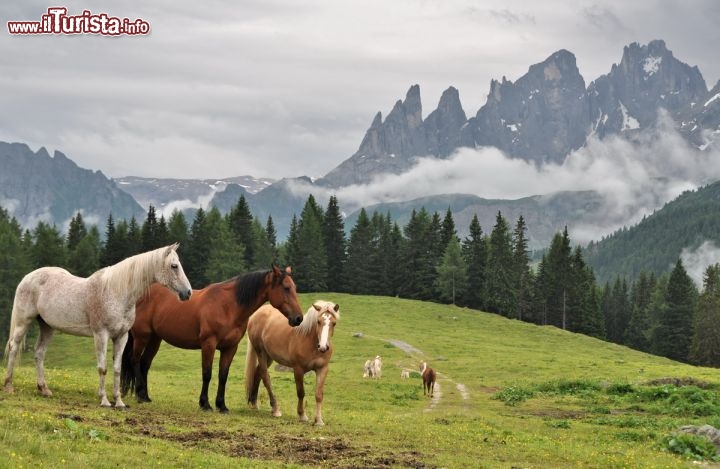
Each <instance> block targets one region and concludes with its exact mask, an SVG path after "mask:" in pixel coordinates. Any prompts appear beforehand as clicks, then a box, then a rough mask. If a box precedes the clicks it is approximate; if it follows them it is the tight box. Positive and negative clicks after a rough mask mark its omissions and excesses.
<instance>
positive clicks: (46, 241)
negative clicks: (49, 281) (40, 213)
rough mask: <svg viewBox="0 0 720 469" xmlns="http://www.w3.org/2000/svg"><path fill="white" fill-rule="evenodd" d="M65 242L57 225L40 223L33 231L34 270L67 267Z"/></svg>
mask: <svg viewBox="0 0 720 469" xmlns="http://www.w3.org/2000/svg"><path fill="white" fill-rule="evenodd" d="M67 257H68V253H67V249H66V248H65V240H64V239H63V237H62V235H61V234H60V231H58V229H57V228H56V227H55V225H53V226H50V225H48V224H47V223H45V222H42V221H41V222H39V223H38V224H37V226H36V227H35V230H34V231H33V246H32V251H31V258H32V262H33V266H34V268H36V269H37V268H39V267H45V266H57V267H66V266H67Z"/></svg>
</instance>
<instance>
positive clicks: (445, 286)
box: [436, 236, 467, 304]
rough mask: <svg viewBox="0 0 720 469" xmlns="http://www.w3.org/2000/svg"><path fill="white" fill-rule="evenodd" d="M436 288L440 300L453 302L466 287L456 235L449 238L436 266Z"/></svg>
mask: <svg viewBox="0 0 720 469" xmlns="http://www.w3.org/2000/svg"><path fill="white" fill-rule="evenodd" d="M436 288H437V290H438V294H439V297H440V299H441V300H444V301H447V302H450V303H451V304H455V302H456V298H461V297H462V295H463V294H464V293H465V290H466V288H467V266H466V265H465V261H464V260H463V257H462V248H461V247H460V240H459V239H458V237H457V236H455V237H453V238H452V239H450V242H449V243H448V245H447V248H446V249H445V253H444V255H443V259H442V262H441V263H440V265H439V266H438V276H437V280H436Z"/></svg>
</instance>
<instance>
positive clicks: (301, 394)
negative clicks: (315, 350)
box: [293, 367, 308, 422]
mask: <svg viewBox="0 0 720 469" xmlns="http://www.w3.org/2000/svg"><path fill="white" fill-rule="evenodd" d="M293 371H294V374H295V391H296V392H297V398H298V404H297V414H298V417H299V418H300V421H301V422H307V421H308V418H307V415H305V405H304V404H303V401H304V400H305V372H304V370H303V369H302V368H298V367H296V368H295V369H294V370H293Z"/></svg>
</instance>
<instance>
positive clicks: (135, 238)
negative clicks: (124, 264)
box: [125, 216, 143, 257]
mask: <svg viewBox="0 0 720 469" xmlns="http://www.w3.org/2000/svg"><path fill="white" fill-rule="evenodd" d="M141 231H142V230H141V228H140V227H139V226H138V222H137V220H135V216H133V217H131V218H130V223H129V224H128V230H127V251H126V255H125V257H130V256H134V255H135V254H140V253H141V252H143V251H142V249H143V241H142V233H141Z"/></svg>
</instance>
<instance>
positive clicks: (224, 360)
mask: <svg viewBox="0 0 720 469" xmlns="http://www.w3.org/2000/svg"><path fill="white" fill-rule="evenodd" d="M237 348H238V346H237V344H235V345H234V346H232V347H230V348H227V349H225V350H222V351H220V369H219V373H218V389H217V395H216V396H215V408H216V409H217V410H219V411H220V412H222V413H226V412H227V411H228V408H227V406H226V405H225V384H227V379H228V375H229V374H230V365H231V364H232V361H233V358H234V357H235V352H237Z"/></svg>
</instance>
